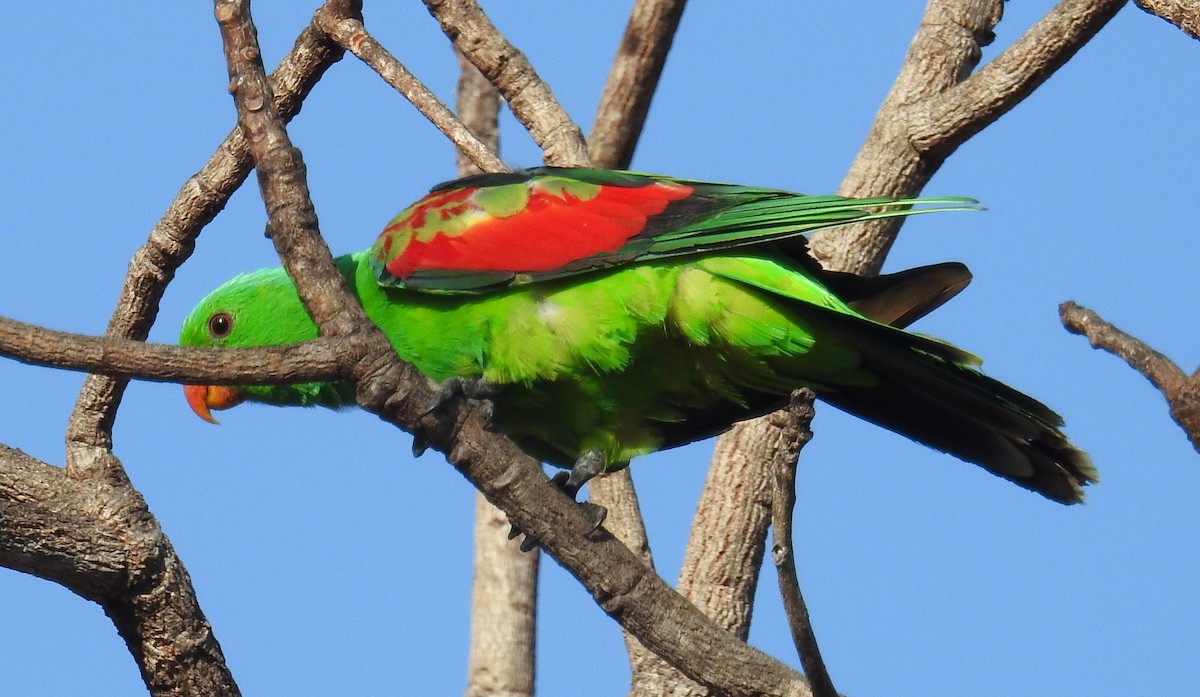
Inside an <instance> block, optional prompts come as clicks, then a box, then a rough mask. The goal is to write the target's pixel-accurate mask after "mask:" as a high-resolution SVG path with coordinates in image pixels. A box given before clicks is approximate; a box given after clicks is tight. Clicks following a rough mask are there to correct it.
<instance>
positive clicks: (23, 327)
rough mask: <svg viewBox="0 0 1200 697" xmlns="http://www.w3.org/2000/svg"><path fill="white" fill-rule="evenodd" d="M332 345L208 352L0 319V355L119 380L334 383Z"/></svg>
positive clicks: (321, 340) (329, 342)
mask: <svg viewBox="0 0 1200 697" xmlns="http://www.w3.org/2000/svg"><path fill="white" fill-rule="evenodd" d="M334 345H335V342H334V341H332V340H330V339H324V338H319V339H314V340H312V341H309V342H305V343H303V344H291V345H287V346H264V347H260V348H225V349H217V350H210V349H200V348H191V347H187V346H175V345H171V344H148V343H143V342H141V341H136V340H134V339H122V338H120V337H116V336H112V335H106V336H102V337H94V336H82V335H79V334H68V333H67V332H58V331H54V330H52V329H45V328H42V327H37V326H34V325H32V324H26V323H24V322H18V321H16V320H12V319H8V318H5V317H0V356H8V357H9V358H14V359H16V360H18V361H22V362H24V363H30V364H34V365H44V366H50V367H54V368H64V369H67V370H81V371H86V372H90V373H97V374H100V375H108V376H110V377H114V378H123V379H128V378H138V379H140V380H160V381H164V382H189V381H194V382H201V381H214V380H219V381H220V382H221V384H227V385H234V384H242V385H256V384H276V383H288V382H304V381H308V380H335V379H337V378H339V377H341V375H342V369H341V367H340V365H339V363H338V360H337V356H336V353H335V350H334Z"/></svg>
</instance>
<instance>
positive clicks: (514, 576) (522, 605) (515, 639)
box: [456, 54, 541, 697]
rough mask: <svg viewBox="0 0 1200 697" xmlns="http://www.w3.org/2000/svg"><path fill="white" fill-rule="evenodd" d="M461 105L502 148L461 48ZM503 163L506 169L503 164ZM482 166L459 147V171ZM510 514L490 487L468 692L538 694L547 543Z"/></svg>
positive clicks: (479, 132)
mask: <svg viewBox="0 0 1200 697" xmlns="http://www.w3.org/2000/svg"><path fill="white" fill-rule="evenodd" d="M458 68H459V78H458V89H457V93H458V97H457V105H456V106H457V109H458V114H459V117H460V118H461V119H462V123H463V125H464V127H465V128H467V129H469V130H470V132H471V134H472V137H473V138H475V137H477V138H478V140H479V142H480V143H481V144H482V145H483V146H484V147H485V148H487V150H488V151H489V152H493V153H494V152H498V151H499V145H500V132H499V124H498V116H499V111H500V93H499V92H497V91H496V89H495V88H494V87H492V85H491V83H489V82H488V81H487V78H485V77H483V75H482V74H481V73H480V72H479V71H478V70H476V68H475V66H473V65H471V63H470V61H468V60H466V59H465V58H463V57H462V55H461V54H460V55H459V57H458ZM496 162H497V165H498V166H499V167H500V168H501V169H502V168H503V165H501V164H499V159H498V158H497V160H496ZM479 171H480V167H479V163H478V162H477V161H474V160H473V158H470V157H468V156H467V155H466V153H465V152H464V151H463V150H462V149H461V148H460V149H459V153H458V174H459V176H462V177H465V176H467V175H470V174H476V173H478V172H479ZM508 530H509V524H508V517H507V516H505V515H504V512H503V511H501V510H500V509H498V508H496V507H495V506H493V505H492V504H490V503H488V500H487V499H486V498H485V497H484V496H483V494H477V495H476V502H475V535H474V538H475V558H474V564H473V567H474V569H475V577H474V578H473V579H472V582H471V643H470V647H469V649H468V654H467V689H466V692H465V694H466V695H467V697H531V696H532V695H533V693H534V675H535V672H536V671H535V647H536V631H535V630H536V620H537V576H538V567H539V565H540V564H539V562H540V559H541V550H539V549H537V548H536V547H535V548H534V549H532V550H530V551H529V552H528V553H524V552H522V551H521V549H520V546H519V545H518V544H517V543H516V542H515V541H513V540H511V539H509V536H508Z"/></svg>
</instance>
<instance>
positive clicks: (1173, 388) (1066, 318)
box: [1058, 301, 1200, 452]
mask: <svg viewBox="0 0 1200 697" xmlns="http://www.w3.org/2000/svg"><path fill="white" fill-rule="evenodd" d="M1058 313H1059V317H1060V318H1061V319H1062V323H1063V326H1064V327H1066V329H1067V331H1069V332H1071V333H1072V334H1081V335H1083V336H1086V337H1087V338H1088V341H1089V342H1091V344H1092V347H1093V348H1098V349H1103V350H1105V351H1108V352H1109V353H1111V354H1113V355H1114V356H1116V357H1118V358H1120V359H1121V360H1123V361H1125V362H1126V363H1128V364H1129V367H1131V368H1133V369H1134V370H1136V371H1138V372H1139V373H1141V374H1142V375H1143V376H1145V378H1146V379H1147V380H1149V381H1150V382H1151V383H1152V384H1153V385H1154V386H1155V387H1157V388H1158V389H1159V391H1160V392H1162V394H1163V397H1165V398H1166V400H1167V405H1168V406H1169V407H1170V409H1171V418H1173V419H1175V423H1177V424H1179V426H1180V428H1182V429H1183V430H1184V432H1185V433H1187V436H1188V439H1189V440H1191V441H1192V447H1193V448H1195V449H1196V451H1197V452H1200V371H1197V372H1196V373H1193V374H1192V376H1191V377H1188V376H1187V375H1185V374H1184V372H1183V371H1182V370H1180V369H1179V366H1177V365H1176V364H1175V363H1174V362H1173V361H1172V360H1171V359H1170V358H1167V357H1166V356H1164V355H1163V354H1161V353H1159V352H1158V351H1155V350H1154V349H1152V348H1150V347H1149V346H1147V345H1146V344H1145V343H1143V342H1142V341H1140V340H1139V339H1137V338H1135V337H1133V336H1130V335H1129V334H1126V333H1125V332H1123V331H1121V330H1120V329H1117V328H1116V327H1115V326H1113V325H1112V324H1110V323H1108V322H1107V321H1105V320H1104V319H1103V318H1102V317H1100V315H1098V314H1096V313H1095V312H1093V311H1092V310H1089V309H1087V308H1086V307H1081V306H1079V305H1076V304H1075V303H1074V302H1072V301H1067V302H1065V303H1063V304H1062V305H1059V306H1058Z"/></svg>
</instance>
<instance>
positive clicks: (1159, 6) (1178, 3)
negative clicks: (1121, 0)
mask: <svg viewBox="0 0 1200 697" xmlns="http://www.w3.org/2000/svg"><path fill="white" fill-rule="evenodd" d="M1135 2H1136V4H1137V6H1138V7H1140V8H1142V9H1143V10H1145V11H1146V12H1149V13H1150V14H1152V15H1158V16H1159V17H1162V18H1163V19H1165V20H1167V21H1168V22H1170V23H1171V24H1174V25H1175V26H1177V27H1179V28H1180V29H1182V30H1183V31H1184V33H1186V34H1187V35H1188V36H1190V37H1192V38H1193V39H1200V3H1197V2H1196V0H1135Z"/></svg>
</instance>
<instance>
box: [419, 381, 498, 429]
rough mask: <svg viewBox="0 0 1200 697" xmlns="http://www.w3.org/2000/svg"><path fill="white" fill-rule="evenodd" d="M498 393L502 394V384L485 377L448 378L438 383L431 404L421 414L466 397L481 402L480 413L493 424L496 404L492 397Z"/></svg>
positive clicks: (426, 414) (488, 423)
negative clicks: (491, 381)
mask: <svg viewBox="0 0 1200 697" xmlns="http://www.w3.org/2000/svg"><path fill="white" fill-rule="evenodd" d="M498 394H500V386H499V385H495V384H493V383H490V382H488V381H487V380H484V379H483V378H460V377H451V378H446V380H444V381H443V382H442V384H440V385H438V388H437V391H436V392H434V393H433V399H431V400H429V404H427V405H426V406H425V411H423V412H421V416H428V415H429V414H432V413H433V412H435V411H437V410H438V409H441V408H442V407H444V406H446V404H447V403H449V402H450V401H451V400H452V399H454V398H455V397H465V398H466V399H470V400H472V401H474V402H478V403H479V415H480V416H482V417H483V421H484V423H485V424H486V425H488V426H491V425H492V416H493V415H495V413H496V404H495V403H494V402H493V401H492V397H495V396H496V395H498Z"/></svg>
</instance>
